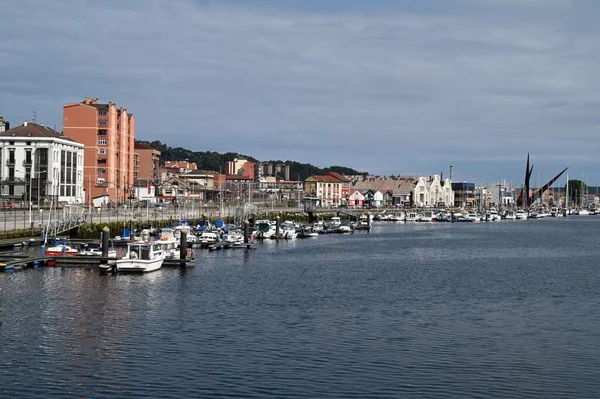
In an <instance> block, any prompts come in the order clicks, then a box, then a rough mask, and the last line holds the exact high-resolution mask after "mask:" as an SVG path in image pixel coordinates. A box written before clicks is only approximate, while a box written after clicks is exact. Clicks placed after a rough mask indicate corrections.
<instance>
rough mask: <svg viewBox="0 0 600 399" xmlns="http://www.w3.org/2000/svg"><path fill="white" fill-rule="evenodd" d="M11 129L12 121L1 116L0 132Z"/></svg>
mask: <svg viewBox="0 0 600 399" xmlns="http://www.w3.org/2000/svg"><path fill="white" fill-rule="evenodd" d="M8 129H10V123H9V122H8V121H5V120H4V118H3V117H1V116H0V133H2V132H4V131H6V130H8Z"/></svg>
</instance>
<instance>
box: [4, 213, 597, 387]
mask: <svg viewBox="0 0 600 399" xmlns="http://www.w3.org/2000/svg"><path fill="white" fill-rule="evenodd" d="M599 228H600V217H597V218H596V217H594V216H590V217H585V216H580V217H570V218H567V219H560V218H559V219H547V220H532V221H503V222H494V223H481V224H471V223H455V224H445V223H438V224H406V225H403V224H378V225H376V226H374V228H373V231H372V232H371V233H370V234H367V233H356V234H353V235H350V236H337V235H335V236H320V237H319V238H317V239H306V240H296V241H293V242H280V243H275V242H267V243H265V244H261V245H258V249H257V250H254V251H251V252H247V251H244V250H232V251H215V252H207V251H199V250H198V251H197V255H198V256H197V258H198V259H197V261H196V265H195V267H193V268H188V269H187V270H180V269H161V270H159V271H158V272H155V273H151V274H148V275H143V276H136V275H133V276H131V275H119V276H100V275H99V274H98V273H97V272H96V271H94V270H90V269H53V268H45V269H44V268H42V269H30V270H26V271H22V272H15V273H7V274H0V287H2V288H3V291H2V293H1V294H0V295H1V296H0V304H1V305H2V306H3V307H4V308H5V312H4V313H3V314H1V315H0V321H2V322H3V325H2V327H0V338H1V341H0V359H1V362H0V397H3V398H4V397H5V398H21V397H23V398H36V397H39V398H48V397H53V398H62V397H65V398H66V397H106V398H117V397H118V398H124V397H139V398H147V397H161V398H184V397H206V398H210V397H310V398H317V397H318V398H323V397H336V398H339V397H355V398H382V397H390V398H392V397H393V398H398V397H415V398H465V397H469V398H477V397H481V398H597V397H598V393H599V392H600V312H598V307H599V304H600V284H599V283H600V281H599V280H600V277H599V274H598V273H597V271H596V269H597V267H598V266H597V265H598V259H599V257H600V246H599V245H598V234H597V231H598V229H599Z"/></svg>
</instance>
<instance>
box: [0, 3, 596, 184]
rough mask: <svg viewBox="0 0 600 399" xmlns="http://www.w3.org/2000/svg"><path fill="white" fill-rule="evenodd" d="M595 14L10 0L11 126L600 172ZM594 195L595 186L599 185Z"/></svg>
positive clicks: (7, 111) (346, 159)
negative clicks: (69, 125) (121, 126)
mask: <svg viewBox="0 0 600 399" xmlns="http://www.w3.org/2000/svg"><path fill="white" fill-rule="evenodd" d="M594 10H595V11H600V5H597V4H596V2H569V1H566V0H552V1H543V2H542V1H535V0H528V1H519V2H517V1H509V0H487V1H483V2H482V1H475V0H473V1H469V0H457V1H455V2H452V5H449V4H448V2H447V1H443V0H438V1H431V2H427V3H426V4H425V3H422V2H409V1H406V2H387V1H352V2H331V1H319V2H316V1H302V2H301V1H297V2H293V1H260V2H251V1H244V2H241V1H220V2H208V1H191V0H180V1H177V2H173V1H167V0H143V1H141V0H131V1H127V2H120V1H116V0H110V1H103V2H78V1H75V0H64V1H61V0H46V1H44V2H38V1H36V2H33V1H19V2H8V4H6V5H5V6H4V9H3V24H2V26H0V35H1V36H2V38H3V40H2V41H0V69H1V70H2V71H3V73H2V74H0V114H2V115H3V116H4V117H6V118H7V119H9V120H11V122H12V123H13V124H18V123H20V122H21V121H23V120H26V119H29V118H30V115H31V111H33V110H36V111H37V115H38V120H40V121H44V122H45V123H46V124H48V125H53V124H57V125H59V126H60V124H61V119H62V105H63V104H64V103H67V102H75V101H80V100H82V99H83V98H84V97H85V96H93V97H99V98H100V99H101V100H104V101H109V100H111V101H114V102H116V103H117V104H118V105H123V106H125V107H127V108H128V109H129V110H130V111H132V112H133V113H135V115H136V118H137V135H138V137H139V138H142V139H149V140H154V139H159V140H162V141H165V142H167V143H168V144H169V145H171V146H184V147H186V148H190V149H197V150H216V151H235V152H242V153H247V154H251V155H253V156H255V157H257V158H260V159H265V160H268V159H296V160H298V161H301V162H311V163H314V164H317V165H322V166H327V165H330V164H339V165H348V166H351V167H356V168H360V169H364V170H368V171H371V172H374V171H376V172H378V173H422V174H430V173H437V172H439V171H441V170H447V169H448V167H449V165H451V164H452V165H460V164H461V163H465V164H466V165H467V166H468V170H467V169H462V168H460V167H455V173H456V174H458V176H460V175H461V174H463V175H464V176H465V177H468V176H471V175H473V171H474V170H475V171H476V174H477V175H478V176H486V175H487V176H489V178H490V179H492V178H497V176H503V175H504V174H505V173H513V172H512V171H513V170H514V169H517V168H514V167H513V164H514V163H515V162H517V163H519V168H518V169H519V172H518V173H519V175H518V176H514V177H513V176H503V177H507V178H510V177H513V178H514V179H515V180H516V179H520V178H521V176H520V173H521V172H520V169H522V168H521V166H520V164H521V163H522V162H523V159H524V157H525V154H526V153H527V152H532V153H533V154H535V155H537V156H538V157H540V158H541V157H543V158H544V159H546V160H549V161H548V165H547V166H548V168H550V169H553V170H554V169H561V167H562V166H563V165H565V164H570V165H571V166H572V168H575V169H577V168H579V169H581V171H589V170H590V169H592V168H593V167H594V166H596V159H597V155H598V151H599V147H600V146H598V145H597V144H595V142H596V140H594V139H595V137H596V134H597V132H598V127H599V124H600V116H599V112H598V107H597V93H598V92H599V89H600V87H599V86H600V83H599V81H598V72H597V65H598V61H599V59H598V58H599V57H600V54H599V53H598V52H597V48H598V45H599V44H600V43H599V42H600V31H599V29H600V28H598V27H597V26H596V23H595V21H594V20H593V18H591V17H590V16H591V15H594V14H596V15H597V13H595V12H594ZM590 184H591V183H590Z"/></svg>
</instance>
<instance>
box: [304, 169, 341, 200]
mask: <svg viewBox="0 0 600 399" xmlns="http://www.w3.org/2000/svg"><path fill="white" fill-rule="evenodd" d="M344 183H345V182H344V181H342V180H340V179H339V178H337V177H336V176H334V175H331V174H326V175H321V176H311V177H309V178H308V179H306V181H305V183H304V194H305V195H306V196H308V197H312V198H318V204H317V205H318V206H321V207H335V206H339V205H341V204H343V203H345V198H343V197H342V185H343V184H344Z"/></svg>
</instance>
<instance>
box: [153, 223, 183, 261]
mask: <svg viewBox="0 0 600 399" xmlns="http://www.w3.org/2000/svg"><path fill="white" fill-rule="evenodd" d="M155 243H156V244H157V245H158V246H159V247H160V249H162V250H163V251H164V253H165V257H166V258H167V259H177V257H178V256H179V251H178V249H179V241H177V239H175V236H174V231H173V229H171V228H169V227H164V228H163V229H162V231H161V233H160V239H158V240H157V241H155Z"/></svg>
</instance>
